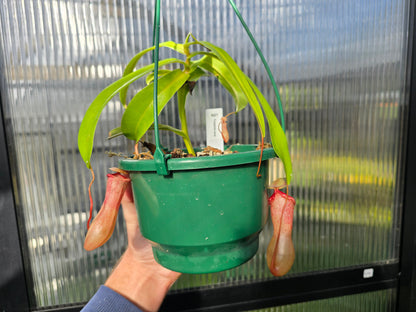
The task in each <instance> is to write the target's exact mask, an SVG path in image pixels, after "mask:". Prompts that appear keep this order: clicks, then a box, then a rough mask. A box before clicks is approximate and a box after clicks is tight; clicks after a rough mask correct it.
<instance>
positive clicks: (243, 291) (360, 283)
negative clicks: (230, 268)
mask: <svg viewBox="0 0 416 312" xmlns="http://www.w3.org/2000/svg"><path fill="white" fill-rule="evenodd" d="M409 12H410V21H412V23H411V24H410V25H409V33H408V34H409V37H408V38H409V39H408V40H409V49H408V55H407V57H408V66H409V67H408V84H407V89H408V92H409V97H408V99H406V100H408V101H409V103H410V105H409V111H408V112H406V113H408V132H407V136H405V137H407V142H408V144H407V149H406V151H403V157H405V159H406V160H407V162H406V163H405V166H404V169H403V170H404V172H405V185H404V186H405V188H404V201H403V215H402V232H401V251H400V262H399V263H393V264H391V263H390V264H387V263H378V264H369V265H365V266H360V267H354V268H341V269H337V270H332V271H326V272H322V271H320V272H312V273H306V274H300V275H297V276H293V277H288V278H279V279H271V280H266V281H260V282H255V283H250V284H238V285H234V286H229V287H220V288H215V289H210V288H201V289H192V290H189V291H183V292H182V291H181V292H176V293H171V294H168V296H167V297H166V298H165V301H164V303H163V305H162V307H161V311H241V310H250V309H262V308H267V307H274V306H279V305H285V304H291V303H298V302H304V301H311V300H318V299H325V298H331V297H338V296H344V295H352V294H357V293H362V292H370V291H376V290H382V289H394V288H397V291H398V293H397V307H396V309H397V311H400V312H410V311H416V191H415V189H416V162H415V161H414V159H416V144H415V143H414V142H416V62H413V60H415V59H416V46H415V45H416V32H415V31H414V29H415V27H416V20H415V16H416V14H415V12H416V4H415V3H414V2H413V1H411V4H410V7H409ZM0 104H1V103H0ZM0 114H1V115H0V117H1V118H0V174H1V177H2V179H0V211H1V213H2V214H1V218H0V252H1V254H2V257H0V281H1V282H0V310H2V311H29V309H30V303H29V302H30V298H33V294H31V292H32V287H31V286H30V284H31V283H30V276H25V272H26V274H27V270H25V268H24V262H23V256H24V248H23V247H22V246H21V243H20V242H21V241H23V240H24V239H21V238H20V237H19V228H18V223H17V214H18V211H17V209H16V205H15V203H14V198H13V184H12V178H11V172H10V168H11V167H10V161H9V156H8V155H9V153H8V152H7V151H8V144H7V139H6V131H5V125H4V124H5V118H4V115H3V111H2V106H1V105H0ZM4 255H7V256H4ZM368 268H372V269H373V270H374V275H373V277H372V278H364V277H363V271H364V270H365V269H368ZM29 275H30V273H29ZM81 307H82V306H81V305H77V306H70V307H50V308H46V309H41V310H38V311H44V312H46V311H66V312H72V311H79V310H80V308H81Z"/></svg>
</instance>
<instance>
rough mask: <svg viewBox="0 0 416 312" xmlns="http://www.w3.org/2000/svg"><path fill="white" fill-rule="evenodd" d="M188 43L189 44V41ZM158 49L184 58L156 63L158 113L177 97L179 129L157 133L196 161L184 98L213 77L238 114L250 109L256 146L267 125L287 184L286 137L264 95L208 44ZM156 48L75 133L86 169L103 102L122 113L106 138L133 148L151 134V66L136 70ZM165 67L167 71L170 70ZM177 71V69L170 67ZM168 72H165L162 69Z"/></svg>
mask: <svg viewBox="0 0 416 312" xmlns="http://www.w3.org/2000/svg"><path fill="white" fill-rule="evenodd" d="M191 39H193V40H191ZM159 46H160V47H164V48H169V49H172V50H174V51H176V52H177V53H178V54H180V55H182V56H183V58H182V59H179V58H167V59H163V60H159V67H160V70H159V72H158V91H157V92H158V110H159V111H158V113H159V114H160V112H161V111H162V110H163V108H164V107H165V106H166V104H167V103H168V102H169V101H170V100H171V99H172V98H173V97H174V96H176V99H177V106H178V115H179V120H180V123H181V128H180V129H177V128H174V127H172V126H170V125H159V129H160V130H167V131H172V132H173V133H175V134H177V135H178V136H180V137H181V138H182V139H183V141H184V144H185V146H186V149H187V151H188V153H189V154H191V155H195V150H194V148H193V146H192V142H191V139H190V137H189V130H188V124H187V119H186V98H187V96H188V94H189V92H190V90H191V88H192V85H193V84H194V83H196V82H197V81H198V80H199V79H200V78H201V77H204V76H207V75H210V76H213V77H215V78H216V79H217V80H218V81H219V82H220V83H221V85H222V86H223V87H224V88H225V89H226V90H227V91H228V92H229V93H230V94H231V95H232V97H233V99H234V103H235V106H236V109H235V111H234V113H238V112H240V111H241V110H243V109H244V108H246V107H247V105H250V106H251V108H252V111H253V113H254V115H255V117H256V120H257V122H258V125H259V128H260V134H261V142H262V143H264V139H265V136H266V122H265V120H267V123H268V128H269V133H270V139H271V143H272V146H273V149H274V151H275V152H276V155H277V156H278V157H279V158H280V159H281V160H282V161H283V165H284V168H285V172H286V179H287V183H288V184H289V183H290V180H291V175H292V165H291V160H290V154H289V149H288V145H287V140H286V136H285V133H284V131H283V129H282V127H281V125H280V123H279V121H278V119H277V117H276V115H275V113H274V111H273V109H272V107H271V106H270V104H269V103H268V102H267V100H266V98H265V97H264V95H263V94H262V93H261V92H260V90H259V88H258V87H257V86H256V85H255V84H254V83H253V81H252V80H251V79H250V78H249V77H248V76H247V75H246V74H245V73H244V72H243V71H242V70H241V69H240V68H239V66H238V65H237V63H236V62H235V61H234V60H233V59H232V58H231V56H230V55H229V54H228V53H227V52H225V51H224V50H223V49H222V48H220V47H217V46H215V45H214V44H212V43H210V42H207V41H198V40H197V39H196V38H195V37H193V36H192V35H191V34H189V35H188V36H187V37H186V40H185V42H184V43H175V42H172V41H167V42H163V43H161V44H160V45H159ZM154 49H155V47H154V46H153V47H150V48H147V49H145V50H143V51H141V52H139V53H138V54H136V55H135V56H134V57H133V58H132V59H131V60H130V62H129V63H128V65H127V66H126V68H125V70H124V73H123V77H122V78H120V79H119V80H117V81H115V82H114V83H112V84H111V85H109V86H108V87H106V88H105V89H104V90H103V91H101V92H100V93H99V94H98V96H97V97H96V98H95V100H94V101H93V102H92V103H91V105H90V106H89V108H88V110H87V111H86V113H85V115H84V118H83V121H82V123H81V126H80V128H79V133H78V147H79V151H80V154H81V156H82V158H83V160H84V162H85V164H86V166H87V167H88V168H89V169H91V168H92V166H91V154H92V150H93V143H94V135H95V129H96V126H97V123H98V120H99V118H100V115H101V112H102V111H103V109H104V108H105V106H106V105H107V104H108V102H109V101H110V100H111V99H112V98H113V97H114V96H116V95H117V94H119V96H120V101H121V103H122V104H123V107H124V108H125V111H124V113H123V116H122V119H121V124H120V126H119V127H117V128H115V129H112V130H111V131H110V134H109V138H114V137H117V136H119V135H124V136H125V137H127V138H128V139H130V140H133V141H134V142H136V144H137V143H138V142H139V141H140V139H141V138H142V137H143V136H144V134H145V133H146V132H147V131H148V130H149V129H151V128H152V125H153V122H154V118H153V83H154V74H153V68H154V64H148V65H145V66H142V67H139V68H136V66H137V64H138V62H139V60H140V59H141V58H142V57H143V56H144V55H145V54H147V53H149V52H152V51H153V50H154ZM169 65H170V66H169ZM174 65H176V66H174ZM167 66H169V67H170V68H167ZM142 77H146V83H147V85H146V86H145V87H144V88H142V89H141V90H140V91H138V92H137V93H136V94H135V95H134V96H133V97H132V98H131V99H130V101H127V92H128V88H129V86H130V85H131V84H132V83H133V82H135V81H136V80H138V79H139V78H142Z"/></svg>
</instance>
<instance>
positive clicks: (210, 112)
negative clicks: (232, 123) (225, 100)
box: [205, 108, 224, 152]
mask: <svg viewBox="0 0 416 312" xmlns="http://www.w3.org/2000/svg"><path fill="white" fill-rule="evenodd" d="M222 114H223V111H222V108H209V109H207V110H206V111H205V118H206V131H207V146H211V147H214V148H218V149H219V150H221V151H222V152H223V151H224V141H223V139H222V135H221V131H222V129H221V118H222Z"/></svg>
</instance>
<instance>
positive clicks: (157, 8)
mask: <svg viewBox="0 0 416 312" xmlns="http://www.w3.org/2000/svg"><path fill="white" fill-rule="evenodd" d="M159 36H160V0H156V1H155V16H154V21H153V45H154V47H155V49H154V51H153V63H154V65H155V66H154V70H153V75H154V80H153V81H154V82H153V119H154V128H155V145H156V148H157V149H160V139H159V122H158V113H157V111H158V109H157V89H158V80H159V79H158V76H159V40H160V39H159Z"/></svg>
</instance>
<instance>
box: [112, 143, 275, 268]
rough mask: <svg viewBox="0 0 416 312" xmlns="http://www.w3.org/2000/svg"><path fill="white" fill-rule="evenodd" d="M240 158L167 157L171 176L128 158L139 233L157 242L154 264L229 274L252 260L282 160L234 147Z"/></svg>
mask: <svg viewBox="0 0 416 312" xmlns="http://www.w3.org/2000/svg"><path fill="white" fill-rule="evenodd" d="M233 149H234V150H237V151H238V153H233V154H229V155H220V156H210V157H197V158H183V159H168V161H167V166H168V169H169V172H170V174H169V175H168V176H163V175H159V174H157V173H156V168H155V163H154V161H152V160H133V159H125V160H121V161H120V168H121V169H123V170H126V171H129V173H130V178H131V181H132V187H133V194H134V200H135V203H136V208H137V212H138V216H139V224H140V229H141V232H142V234H143V236H144V237H145V238H147V239H148V240H150V241H151V242H152V244H153V253H154V256H155V259H156V260H157V261H158V262H159V263H160V264H161V265H163V266H164V267H166V268H169V269H171V270H174V271H178V272H183V273H210V272H218V271H222V270H227V269H230V268H233V267H236V266H238V265H241V264H242V263H244V262H246V261H248V260H249V259H251V258H252V257H253V256H254V254H255V253H256V252H257V249H258V235H259V233H260V231H261V230H262V228H263V226H264V224H265V222H266V219H267V215H268V210H267V193H266V192H267V188H266V183H267V173H268V170H267V166H268V162H267V160H268V159H271V158H274V157H276V155H275V153H274V151H273V149H265V150H264V152H263V158H262V159H263V161H262V166H261V170H260V173H261V177H260V178H258V177H257V176H256V173H257V167H258V161H259V159H260V151H259V150H256V146H254V145H236V146H234V147H233Z"/></svg>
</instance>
